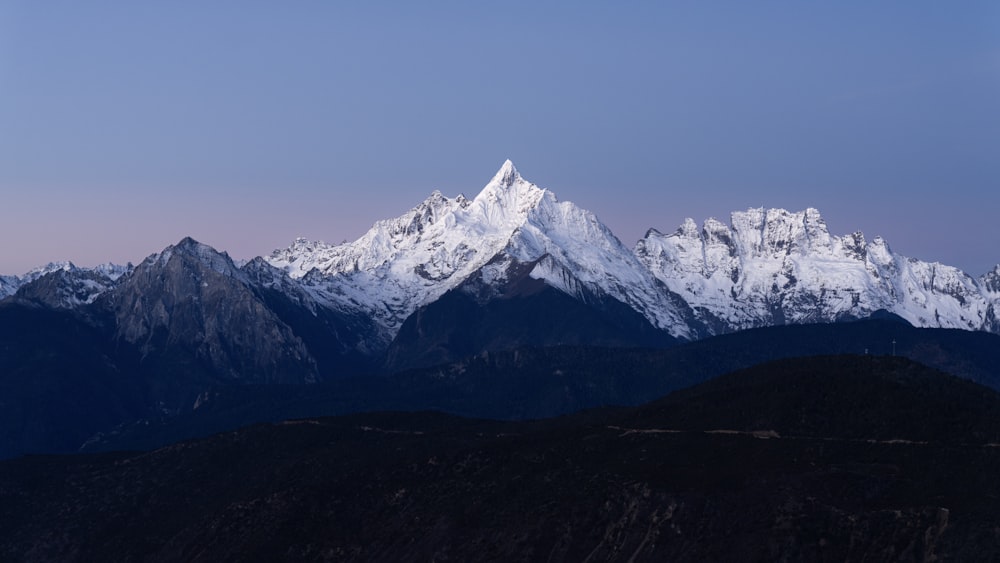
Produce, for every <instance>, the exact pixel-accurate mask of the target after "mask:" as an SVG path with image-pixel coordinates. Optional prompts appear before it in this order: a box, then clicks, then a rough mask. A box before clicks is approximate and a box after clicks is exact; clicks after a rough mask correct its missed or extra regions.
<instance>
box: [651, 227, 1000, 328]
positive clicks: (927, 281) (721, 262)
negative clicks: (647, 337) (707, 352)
mask: <svg viewBox="0 0 1000 563" xmlns="http://www.w3.org/2000/svg"><path fill="white" fill-rule="evenodd" d="M635 253H636V255H637V256H638V257H639V258H640V260H642V261H643V263H644V264H646V266H647V267H648V268H649V269H650V271H652V272H653V274H654V275H655V276H656V277H657V278H658V279H660V280H661V281H662V282H663V283H664V284H665V285H666V286H667V287H669V288H670V289H671V290H673V291H675V292H677V293H678V294H680V295H681V296H682V297H683V298H684V299H685V300H686V301H687V302H688V303H689V304H690V305H691V306H692V307H693V308H695V309H696V310H697V311H701V312H702V314H704V315H706V316H710V317H714V319H716V320H718V321H721V322H722V323H723V325H724V326H726V327H727V328H728V329H729V330H739V329H744V328H750V327H755V326H766V325H772V324H784V323H806V322H832V321H836V320H839V319H845V318H862V317H866V316H868V315H870V314H872V313H873V312H875V311H877V310H879V309H887V310H889V311H892V312H894V313H896V314H898V315H900V316H901V317H903V318H905V319H906V320H908V321H910V322H911V323H913V324H914V325H917V326H933V327H946V328H964V329H971V330H980V329H983V328H986V326H985V323H986V320H987V316H988V315H987V312H988V309H989V305H990V303H989V301H990V299H989V298H988V297H987V296H986V295H985V294H984V293H983V291H981V290H980V285H986V284H985V281H984V282H980V283H977V282H976V280H974V279H972V278H971V277H969V276H968V275H966V274H964V273H963V272H961V271H960V270H958V269H956V268H953V267H950V266H944V265H942V264H936V263H933V264H932V263H926V262H921V261H918V260H914V259H909V258H905V257H901V256H898V255H896V254H894V253H893V252H892V250H891V249H890V248H889V245H888V244H887V243H886V242H885V241H884V240H883V239H881V238H878V237H877V238H875V239H874V240H872V241H871V242H870V243H867V242H866V241H865V237H864V235H863V234H862V233H853V234H851V235H847V236H844V237H836V236H832V235H830V233H829V231H828V230H827V227H826V223H825V222H824V221H823V218H822V217H821V216H820V214H819V212H818V211H817V210H815V209H806V210H805V211H800V212H797V213H792V212H789V211H786V210H784V209H763V208H758V209H748V210H746V211H741V212H734V213H733V214H732V215H731V219H730V225H725V224H723V223H721V222H720V221H717V220H715V219H709V220H707V221H705V223H704V224H703V226H702V228H701V229H700V230H699V229H697V225H696V224H695V222H694V221H693V220H691V219H688V220H686V221H685V222H684V223H683V224H682V225H681V226H680V227H679V228H678V229H677V231H676V232H674V233H671V234H668V235H664V234H662V233H659V232H657V231H650V232H649V233H647V235H646V236H645V237H644V238H643V239H642V240H640V241H639V242H638V244H637V245H636V248H635Z"/></svg>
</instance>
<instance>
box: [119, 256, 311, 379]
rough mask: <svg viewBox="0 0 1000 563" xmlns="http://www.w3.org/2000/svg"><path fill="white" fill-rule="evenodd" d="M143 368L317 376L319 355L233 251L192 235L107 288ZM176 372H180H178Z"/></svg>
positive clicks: (206, 374)
mask: <svg viewBox="0 0 1000 563" xmlns="http://www.w3.org/2000/svg"><path fill="white" fill-rule="evenodd" d="M106 305H107V306H108V307H109V308H110V309H111V310H112V311H113V312H114V315H115V321H116V322H115V325H116V327H117V333H116V334H117V338H118V339H120V340H122V341H123V342H126V343H128V344H129V345H131V346H133V347H134V348H135V349H136V350H137V352H138V354H139V358H138V361H139V364H140V369H147V368H148V369H150V370H153V371H155V372H162V373H163V376H164V377H167V376H168V375H169V374H170V372H180V374H182V375H180V377H193V378H199V377H203V378H208V379H209V380H215V381H225V380H232V381H243V382H252V383H309V382H314V381H316V379H317V377H318V373H317V369H316V365H315V361H314V360H313V358H312V357H311V356H310V355H309V352H308V350H307V349H306V347H305V345H304V344H303V342H302V340H301V339H299V338H298V337H297V336H296V335H295V334H294V333H293V332H292V330H291V329H290V328H289V327H288V325H286V324H285V323H283V322H282V321H281V319H280V318H278V316H277V315H275V314H274V312H272V311H271V310H270V309H269V308H268V307H267V305H266V304H265V303H264V302H263V301H262V300H261V299H260V298H259V297H258V295H257V294H256V293H255V292H254V291H253V288H252V286H251V283H250V279H249V277H248V276H247V274H246V273H245V272H243V271H241V270H240V269H238V268H237V267H236V266H235V265H234V264H233V262H232V260H230V259H229V257H228V256H227V255H225V254H220V253H218V252H216V251H215V250H214V249H212V248H211V247H208V246H206V245H203V244H200V243H198V242H196V241H194V240H192V239H190V238H186V239H184V240H182V241H181V242H179V243H178V244H176V245H174V246H170V247H168V248H166V249H165V250H164V251H163V252H161V253H159V254H156V255H153V256H150V257H149V258H147V259H146V260H145V261H143V262H142V263H141V264H139V266H137V267H136V269H135V272H133V273H132V275H131V276H129V277H128V279H126V280H125V281H124V282H123V283H122V284H121V286H120V287H118V288H116V290H115V291H113V292H112V293H110V294H109V295H107V299H106ZM174 376H175V377H176V375H174Z"/></svg>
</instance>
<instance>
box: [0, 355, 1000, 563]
mask: <svg viewBox="0 0 1000 563" xmlns="http://www.w3.org/2000/svg"><path fill="white" fill-rule="evenodd" d="M884 392H889V393H890V394H891V395H890V396H888V397H885V396H883V395H882V393H884ZM893 396H895V397H900V398H905V399H906V400H900V401H892V400H891V397H893ZM818 397H821V398H822V401H818V399H817V398H818ZM868 399H872V400H868ZM817 405H819V406H821V407H823V406H825V407H827V408H816V406H817ZM702 406H708V407H717V408H709V410H703V409H702ZM998 410H1000V397H998V395H997V393H995V392H992V391H988V390H985V389H983V388H979V387H977V386H975V385H972V384H968V383H966V382H961V381H959V380H956V379H954V378H950V377H947V376H943V375H941V374H939V373H936V372H934V371H933V370H929V369H927V368H924V367H922V366H919V365H916V364H913V363H912V362H908V361H906V360H903V359H899V358H864V357H846V358H843V357H826V358H812V359H806V360H795V361H786V362H780V363H777V364H771V365H767V366H761V367H759V368H756V369H754V370H749V371H746V372H743V373H740V374H733V375H731V376H728V377H727V378H726V379H724V380H719V382H718V383H716V382H709V383H707V384H705V385H704V386H700V387H696V388H692V389H690V390H688V391H686V392H684V393H678V394H675V395H673V396H671V397H668V398H666V399H665V400H664V401H661V402H658V403H656V404H653V405H650V406H648V407H644V408H639V409H626V410H617V411H596V412H588V413H581V414H578V415H573V416H568V417H562V418H560V419H553V420H542V421H535V422H531V423H499V422H490V421H481V420H467V419H457V418H453V417H448V416H444V415H439V414H434V413H412V414H400V413H386V414H366V415H355V416H350V417H341V418H334V419H305V420H297V421H288V422H285V423H281V424H273V425H258V426H254V427H251V428H247V429H243V430H240V431H237V432H229V433H225V434H220V435H217V436H214V437H211V438H208V439H205V440H199V441H194V442H187V443H183V444H178V445H176V446H172V447H169V448H164V449H161V450H158V451H155V452H150V453H144V454H131V453H118V454H105V455H103V456H80V457H69V458H53V457H48V458H25V459H21V460H15V461H7V462H2V463H0V526H2V527H3V529H4V531H5V533H4V534H3V535H2V536H0V558H3V559H12V560H19V561H28V562H30V561H52V560H59V561H67V562H71V561H95V560H99V561H109V562H113V561H133V560H140V559H141V560H143V561H176V560H178V559H183V560H186V561H193V562H197V561H226V560H241V561H274V560H282V561H322V560H331V559H334V560H338V561H432V560H439V561H440V560H454V561H470V560H475V561H539V560H541V561H553V562H559V561H585V560H587V559H588V558H590V560H600V561H623V562H624V561H862V560H864V561H867V560H893V561H895V560H904V561H935V560H945V561H950V560H968V561H980V560H989V559H990V558H991V557H992V556H993V554H995V553H996V552H997V550H998V549H1000V541H998V538H997V535H996V531H995V530H996V528H997V526H1000V517H998V516H997V515H998V514H1000V503H998V501H997V499H998V498H1000V486H998V484H997V480H996V479H995V478H994V476H995V474H996V472H997V471H1000V451H998V449H997V448H996V447H994V446H995V444H996V443H997V442H1000V423H998V418H997V417H996V413H997V412H998ZM784 413H793V414H796V413H803V414H807V415H809V417H808V418H807V419H806V420H804V421H800V420H797V419H795V418H790V417H788V416H786V415H785V414H784ZM955 413H958V414H959V415H960V418H958V419H952V418H951V417H952V415H953V414H955ZM868 421H877V422H878V423H879V426H874V427H872V428H871V429H869V430H866V427H865V423H866V422H868ZM759 424H764V426H760V425H759Z"/></svg>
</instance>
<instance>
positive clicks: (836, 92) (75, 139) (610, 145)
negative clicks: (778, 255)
mask: <svg viewBox="0 0 1000 563" xmlns="http://www.w3.org/2000/svg"><path fill="white" fill-rule="evenodd" d="M506 158H511V159H512V160H514V162H515V163H516V164H517V166H518V168H519V169H520V170H521V172H522V174H523V175H524V176H525V177H526V178H528V179H529V180H531V181H533V182H535V183H537V184H539V185H540V186H542V187H546V188H549V189H551V190H553V191H554V192H555V193H556V194H557V195H558V196H559V198H560V199H564V200H571V201H574V202H576V203H578V204H579V205H581V206H583V207H585V208H587V209H590V210H592V211H594V212H595V213H597V215H598V216H599V217H600V218H601V219H602V220H604V221H605V222H606V223H607V224H608V225H609V226H610V227H611V228H612V230H614V231H615V233H616V234H618V236H619V237H620V238H621V239H622V240H623V241H624V242H625V243H626V244H629V245H631V244H633V243H634V242H635V240H636V239H638V238H639V237H640V236H642V234H643V232H644V231H645V230H646V229H647V228H649V227H655V228H657V229H659V230H661V231H671V230H673V229H674V228H675V227H676V226H677V225H678V224H680V222H681V221H682V220H683V219H684V218H685V217H689V216H690V217H693V218H695V219H696V220H697V221H699V222H700V221H702V220H703V219H705V218H707V217H709V216H715V217H718V218H720V219H728V214H729V212H730V211H733V210H739V209H745V208H747V207H751V206H752V207H759V206H766V207H783V208H787V209H792V210H799V209H803V208H805V207H807V206H808V207H816V208H818V209H820V211H821V212H822V213H823V215H824V217H825V218H826V220H827V224H828V225H829V227H830V230H831V231H832V232H833V233H834V234H838V235H839V234H846V233H849V232H853V231H855V230H858V229H860V230H863V231H864V232H865V234H866V235H867V236H868V237H869V239H871V238H873V237H874V236H876V235H882V236H884V237H885V238H886V239H887V240H888V241H889V243H890V245H891V246H892V247H893V248H894V249H895V250H897V251H899V252H902V253H904V254H906V255H909V256H913V257H917V258H921V259H925V260H937V261H941V262H945V263H949V264H953V265H956V266H959V267H961V268H963V269H966V270H967V271H969V272H970V273H972V274H975V275H978V274H981V273H983V272H985V271H986V270H987V269H989V268H990V267H992V265H994V264H996V263H998V262H1000V244H998V242H1000V220H998V217H997V216H998V215H1000V3H996V2H974V1H973V2H958V3H946V2H912V1H910V2H728V3H715V2H649V3H644V2H635V3H610V2H589V3H588V2H565V3H555V2H507V3H503V4H498V3H472V2H421V3H417V2H398V3H397V2H318V1H316V2H309V1H301V2H252V1H247V2H222V1H218V2H187V1H174V2H125V1H121V2H110V1H104V2H102V1H99V0H96V1H89V2H70V1H65V2H60V1H56V0H53V1H43V2H39V1H23V2H22V1H3V0H0V245H2V246H0V272H2V273H13V274H17V273H23V272H24V271H26V270H27V269H29V268H31V267H33V266H36V265H39V264H42V263H44V262H47V261H52V260H65V259H69V260H73V261H74V262H76V263H78V264H80V265H94V264H96V263H99V262H104V261H108V260H112V261H117V262H124V261H128V260H131V261H134V262H135V261H138V260H141V259H142V258H143V257H144V256H146V255H148V254H150V253H152V252H156V251H158V250H160V249H161V248H162V247H164V246H166V245H168V244H171V243H174V242H176V241H177V240H179V239H181V238H182V237H184V236H187V235H190V236H193V237H195V238H197V239H199V240H202V241H203V242H206V243H208V244H211V245H213V246H215V247H217V248H219V249H222V250H227V251H229V252H230V254H232V255H233V256H234V257H251V256H254V255H257V254H261V253H267V252H269V251H270V250H272V249H274V248H277V247H282V246H286V245H287V244H289V243H290V242H291V241H292V239H293V238H294V237H296V236H306V237H309V238H314V239H321V240H325V241H327V242H340V241H341V240H344V239H354V238H356V237H358V236H360V235H361V234H362V233H363V232H364V231H365V230H366V229H367V227H368V226H369V225H370V224H371V223H372V222H374V221H375V220H377V219H381V218H386V217H391V216H395V215H398V214H399V213H401V212H403V211H405V210H406V209H408V208H410V207H412V206H414V205H416V204H417V203H419V202H420V201H422V200H423V199H424V198H425V197H426V196H427V195H428V194H429V193H430V192H431V191H432V190H434V189H440V190H441V191H442V192H443V193H445V194H446V195H450V196H454V195H457V194H458V193H465V194H466V195H470V196H471V195H474V194H475V193H476V192H477V191H478V190H479V189H480V188H481V187H482V186H483V185H484V184H485V183H486V182H487V181H488V180H489V178H490V177H491V176H492V175H493V173H494V172H495V171H496V169H497V168H498V167H499V166H500V164H501V163H502V162H503V161H504V159H506Z"/></svg>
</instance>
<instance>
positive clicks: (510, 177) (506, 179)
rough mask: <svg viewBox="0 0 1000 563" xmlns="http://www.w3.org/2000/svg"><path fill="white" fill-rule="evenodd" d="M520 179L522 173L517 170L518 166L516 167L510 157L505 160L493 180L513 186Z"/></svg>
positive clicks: (503, 184) (502, 184)
mask: <svg viewBox="0 0 1000 563" xmlns="http://www.w3.org/2000/svg"><path fill="white" fill-rule="evenodd" d="M520 179H521V175H520V174H519V173H518V172H517V168H516V167H514V163H513V162H511V160H510V159H509V158H508V159H507V160H505V161H504V163H503V166H501V167H500V170H498V171H497V173H496V175H495V176H493V182H494V183H497V184H500V185H501V186H512V185H514V182H516V181H518V180H520Z"/></svg>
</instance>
